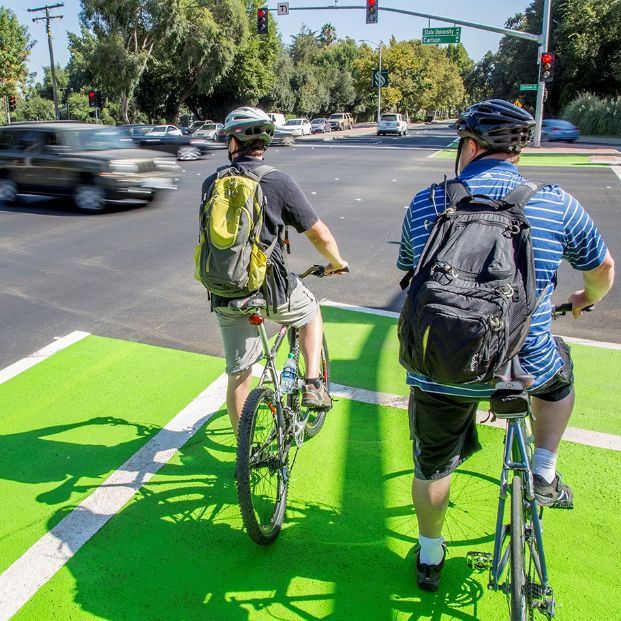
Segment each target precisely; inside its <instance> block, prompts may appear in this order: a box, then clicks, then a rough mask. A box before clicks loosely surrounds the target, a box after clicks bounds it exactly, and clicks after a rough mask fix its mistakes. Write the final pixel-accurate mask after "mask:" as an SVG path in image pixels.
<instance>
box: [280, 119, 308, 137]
mask: <svg viewBox="0 0 621 621" xmlns="http://www.w3.org/2000/svg"><path fill="white" fill-rule="evenodd" d="M284 129H287V130H289V131H290V132H291V133H292V134H293V135H294V136H310V135H311V134H312V132H313V130H312V129H311V124H310V121H309V120H308V119H289V120H288V121H287V122H286V123H285V125H284Z"/></svg>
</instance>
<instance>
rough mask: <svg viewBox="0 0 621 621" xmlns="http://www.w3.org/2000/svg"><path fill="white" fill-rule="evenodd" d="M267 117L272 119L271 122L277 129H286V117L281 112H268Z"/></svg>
mask: <svg viewBox="0 0 621 621" xmlns="http://www.w3.org/2000/svg"><path fill="white" fill-rule="evenodd" d="M267 116H269V117H270V120H271V121H272V123H274V125H275V126H276V127H284V126H285V123H286V122H287V121H286V119H285V115H284V114H281V113H280V112H268V113H267Z"/></svg>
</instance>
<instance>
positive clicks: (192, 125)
mask: <svg viewBox="0 0 621 621" xmlns="http://www.w3.org/2000/svg"><path fill="white" fill-rule="evenodd" d="M205 123H213V121H211V120H210V119H205V120H204V121H192V122H191V123H190V124H189V125H188V134H193V133H194V132H195V131H196V130H197V129H198V128H199V127H201V126H202V125H204V124H205Z"/></svg>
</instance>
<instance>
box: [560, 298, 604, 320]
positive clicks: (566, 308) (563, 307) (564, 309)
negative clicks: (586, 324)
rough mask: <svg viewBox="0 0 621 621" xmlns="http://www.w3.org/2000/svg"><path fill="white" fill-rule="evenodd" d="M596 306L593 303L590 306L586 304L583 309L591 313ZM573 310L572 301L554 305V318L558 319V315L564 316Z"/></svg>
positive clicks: (584, 311)
mask: <svg viewBox="0 0 621 621" xmlns="http://www.w3.org/2000/svg"><path fill="white" fill-rule="evenodd" d="M594 308H595V304H591V305H590V306H585V307H584V308H583V309H582V312H583V313H590V312H591V311H592V310H593V309H594ZM572 310H573V305H572V303H571V302H565V303H564V304H559V305H558V306H552V319H556V318H557V317H564V316H565V315H566V314H567V313H571V311H572Z"/></svg>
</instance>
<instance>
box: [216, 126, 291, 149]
mask: <svg viewBox="0 0 621 621" xmlns="http://www.w3.org/2000/svg"><path fill="white" fill-rule="evenodd" d="M214 142H218V143H223V144H224V145H226V142H227V140H226V134H225V132H224V129H223V128H221V129H219V130H218V133H217V134H216V137H215V138H214ZM294 142H295V136H294V135H293V133H292V132H290V131H289V130H288V129H282V128H280V127H275V128H274V137H273V138H272V142H271V143H270V144H271V146H274V147H288V146H290V145H292V144H293V143H294Z"/></svg>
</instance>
